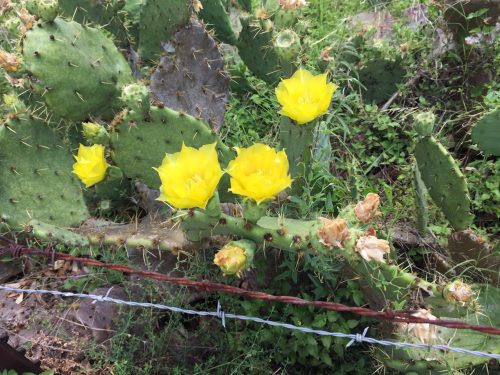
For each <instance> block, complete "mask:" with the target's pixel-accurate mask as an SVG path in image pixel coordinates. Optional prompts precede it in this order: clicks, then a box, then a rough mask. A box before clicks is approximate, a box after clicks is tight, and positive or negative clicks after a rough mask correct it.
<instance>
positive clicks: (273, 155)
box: [227, 143, 292, 204]
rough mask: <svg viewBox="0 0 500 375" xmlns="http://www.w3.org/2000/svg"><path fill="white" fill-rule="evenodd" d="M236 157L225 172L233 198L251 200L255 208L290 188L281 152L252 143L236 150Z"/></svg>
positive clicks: (290, 181) (286, 168)
mask: <svg viewBox="0 0 500 375" xmlns="http://www.w3.org/2000/svg"><path fill="white" fill-rule="evenodd" d="M235 149H236V152H237V153H238V156H237V157H236V159H234V160H232V161H231V162H230V163H229V165H228V168H227V172H228V173H229V175H230V176H231V188H230V189H229V190H230V191H231V192H233V193H234V194H238V195H241V196H243V197H245V198H250V199H253V200H254V201H255V202H257V204H260V203H262V202H264V201H267V200H272V199H274V197H276V195H278V193H280V192H281V191H283V190H284V189H286V188H288V187H290V185H291V184H292V179H291V177H290V175H289V174H288V158H287V156H286V153H285V151H279V152H276V150H274V149H273V148H271V147H269V146H267V145H264V144H261V143H256V144H254V145H252V146H250V147H248V148H239V147H236V148H235Z"/></svg>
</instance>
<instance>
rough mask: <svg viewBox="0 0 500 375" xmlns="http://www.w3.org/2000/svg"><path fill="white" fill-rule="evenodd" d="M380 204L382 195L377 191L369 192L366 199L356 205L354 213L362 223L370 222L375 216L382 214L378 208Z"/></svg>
mask: <svg viewBox="0 0 500 375" xmlns="http://www.w3.org/2000/svg"><path fill="white" fill-rule="evenodd" d="M379 204H380V197H379V196H378V194H375V193H368V194H367V195H366V197H365V199H364V200H362V201H361V202H358V204H356V207H354V213H355V214H356V217H357V218H358V220H359V221H361V222H362V223H368V222H369V221H370V220H372V219H373V218H374V217H375V216H378V215H380V212H379V211H378V210H377V209H378V206H379Z"/></svg>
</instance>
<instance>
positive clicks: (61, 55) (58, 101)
mask: <svg viewBox="0 0 500 375" xmlns="http://www.w3.org/2000/svg"><path fill="white" fill-rule="evenodd" d="M23 57H24V60H25V63H26V68H27V70H28V71H29V72H30V73H31V74H32V76H33V79H32V85H33V86H34V87H35V89H36V90H37V91H38V92H40V93H41V95H42V96H43V99H44V100H45V103H46V104H47V106H48V107H49V109H50V110H51V111H53V112H54V113H55V114H57V115H59V116H61V117H63V118H65V119H68V120H73V121H82V120H84V119H86V118H88V117H89V116H101V117H104V118H106V117H111V116H112V114H113V108H114V107H118V106H119V101H118V96H119V95H120V88H121V86H123V85H125V84H126V83H129V82H131V81H132V73H131V70H130V67H129V66H128V64H127V62H126V61H125V59H124V57H123V56H122V55H121V53H120V52H119V51H118V49H117V48H116V47H115V45H114V44H113V42H112V41H111V39H109V38H108V37H106V35H105V34H104V33H103V32H102V31H100V30H97V29H94V28H91V27H86V26H82V25H80V24H79V23H76V22H73V21H65V20H63V19H61V18H56V19H55V20H54V22H51V23H39V24H37V26H35V27H34V28H33V29H32V30H30V31H28V32H27V33H26V36H25V38H24V41H23Z"/></svg>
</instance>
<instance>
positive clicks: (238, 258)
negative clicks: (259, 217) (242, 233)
mask: <svg viewBox="0 0 500 375" xmlns="http://www.w3.org/2000/svg"><path fill="white" fill-rule="evenodd" d="M254 252H255V243H254V242H252V241H248V240H240V241H232V242H230V243H228V244H227V245H226V246H224V247H223V248H222V249H220V250H219V251H218V252H217V254H215V258H214V263H215V264H216V265H217V266H219V267H220V269H221V270H222V272H223V273H224V275H236V276H237V277H241V274H242V272H243V271H244V270H246V269H248V268H249V267H250V266H251V265H252V262H253V255H254Z"/></svg>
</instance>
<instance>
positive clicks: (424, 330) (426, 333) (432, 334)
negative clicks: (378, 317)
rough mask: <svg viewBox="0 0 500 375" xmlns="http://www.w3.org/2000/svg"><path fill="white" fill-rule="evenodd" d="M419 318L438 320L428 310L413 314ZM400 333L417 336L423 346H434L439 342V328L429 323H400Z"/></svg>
mask: <svg viewBox="0 0 500 375" xmlns="http://www.w3.org/2000/svg"><path fill="white" fill-rule="evenodd" d="M411 315H412V316H415V317H417V318H422V319H429V320H436V319H437V318H436V317H435V316H434V315H432V314H431V313H430V312H429V311H428V310H426V309H420V310H418V311H417V312H415V313H413V314H411ZM398 326H399V331H400V332H401V333H407V334H410V335H413V336H415V337H416V338H418V339H419V340H420V342H422V343H423V344H432V343H433V342H435V341H436V340H437V328H436V326H435V325H433V324H429V323H399V324H398Z"/></svg>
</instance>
